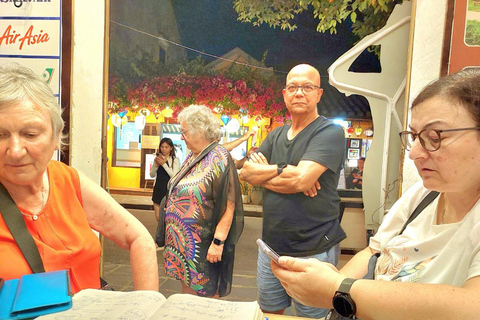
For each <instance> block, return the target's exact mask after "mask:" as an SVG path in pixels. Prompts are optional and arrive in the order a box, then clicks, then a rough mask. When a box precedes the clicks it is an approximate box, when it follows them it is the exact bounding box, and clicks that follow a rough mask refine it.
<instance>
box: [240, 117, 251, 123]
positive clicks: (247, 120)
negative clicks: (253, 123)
mask: <svg viewBox="0 0 480 320" xmlns="http://www.w3.org/2000/svg"><path fill="white" fill-rule="evenodd" d="M249 121H250V116H248V115H245V116H242V123H243V124H245V123H248V122H249Z"/></svg>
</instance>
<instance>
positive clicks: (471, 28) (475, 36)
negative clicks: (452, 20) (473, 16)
mask: <svg viewBox="0 0 480 320" xmlns="http://www.w3.org/2000/svg"><path fill="white" fill-rule="evenodd" d="M465 43H466V44H467V45H469V46H479V45H480V21H476V20H467V29H466V31H465Z"/></svg>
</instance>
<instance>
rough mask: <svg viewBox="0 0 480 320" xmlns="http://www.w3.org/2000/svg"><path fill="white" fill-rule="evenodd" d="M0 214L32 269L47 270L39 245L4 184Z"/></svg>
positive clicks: (0, 189) (0, 200) (0, 199)
mask: <svg viewBox="0 0 480 320" xmlns="http://www.w3.org/2000/svg"><path fill="white" fill-rule="evenodd" d="M0 214H1V215H2V217H3V220H5V223H6V224H7V227H8V229H9V230H10V233H11V234H12V236H13V238H14V239H15V241H16V242H17V245H18V247H19V248H20V250H21V251H22V254H23V256H24V257H25V259H26V260H27V262H28V265H29V266H30V268H31V269H32V271H33V272H34V273H39V272H45V269H44V267H43V262H42V258H41V257H40V253H39V252H38V248H37V245H36V244H35V241H34V240H33V237H32V235H31V234H30V232H28V229H27V226H26V224H25V220H23V217H22V213H21V212H20V209H18V207H17V205H16V204H15V201H13V199H12V197H11V196H10V194H9V193H8V191H7V189H5V187H4V186H3V185H2V184H0Z"/></svg>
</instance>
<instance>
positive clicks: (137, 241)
mask: <svg viewBox="0 0 480 320" xmlns="http://www.w3.org/2000/svg"><path fill="white" fill-rule="evenodd" d="M63 126H64V124H63V120H62V117H61V110H60V108H59V106H58V104H57V98H56V97H55V96H54V95H53V93H52V91H51V90H50V88H49V87H48V85H47V84H46V83H45V82H43V81H42V80H41V79H40V77H38V76H37V75H35V74H34V73H33V72H32V71H31V70H30V69H27V68H24V67H21V66H20V65H18V64H11V65H7V66H5V67H0V184H2V185H3V186H4V187H5V189H6V190H7V191H8V193H9V194H10V196H11V197H12V199H13V200H14V202H15V204H16V205H17V207H18V208H19V210H20V213H21V214H22V215H23V219H24V221H25V224H26V227H27V229H28V231H29V233H30V234H31V235H32V237H33V240H34V242H35V244H36V246H37V248H38V251H39V253H40V257H41V259H42V262H43V265H44V268H45V271H53V270H60V269H66V270H68V272H69V275H70V280H71V288H72V291H73V292H77V291H80V290H82V289H85V288H99V287H100V275H99V261H100V242H99V239H98V237H97V236H96V235H95V234H94V233H93V231H92V229H94V230H96V231H98V232H100V233H101V234H103V235H104V236H106V237H107V238H109V239H111V240H113V241H114V242H115V243H116V244H117V245H119V246H120V247H122V248H125V249H128V250H130V263H131V266H132V272H133V281H134V286H135V289H137V290H138V289H145V290H158V266H157V260H156V251H155V245H154V242H153V239H152V237H151V236H150V234H149V233H148V231H147V230H146V228H145V227H144V226H143V225H142V224H141V223H140V222H139V221H138V220H137V219H135V217H133V216H132V215H130V214H129V213H128V212H127V211H126V210H124V209H123V208H122V207H121V206H120V205H119V204H118V203H116V202H115V200H114V199H112V198H111V197H110V196H109V195H108V193H106V192H105V191H104V190H103V189H102V188H101V187H100V186H98V185H97V184H95V183H94V182H92V181H91V180H89V179H88V178H87V177H86V176H85V175H83V174H81V173H80V172H78V171H76V170H75V169H73V168H71V167H68V166H66V165H65V164H63V163H61V162H57V161H53V160H51V159H52V156H53V153H54V151H55V150H58V149H60V147H61V143H62V142H61V138H62V137H61V136H62V129H63ZM4 214H5V213H4V212H0V256H1V257H2V263H0V275H1V276H2V278H4V279H14V278H19V277H20V276H21V275H23V274H29V273H32V270H31V269H30V266H29V264H28V263H27V261H26V260H25V258H24V256H23V254H22V252H21V250H20V248H19V247H18V245H17V243H16V242H15V240H14V238H13V236H12V234H11V233H10V230H9V229H8V227H7V225H6V223H5V221H4V219H3V216H2V215H4ZM5 261H8V263H5Z"/></svg>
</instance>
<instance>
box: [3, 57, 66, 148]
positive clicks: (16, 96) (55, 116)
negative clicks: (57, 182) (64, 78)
mask: <svg viewBox="0 0 480 320" xmlns="http://www.w3.org/2000/svg"><path fill="white" fill-rule="evenodd" d="M26 100H30V101H31V102H33V103H34V104H35V105H36V106H38V107H40V108H41V109H42V110H44V111H47V112H48V114H49V115H50V119H51V122H52V131H53V137H54V139H56V138H58V139H59V143H60V145H62V138H63V137H62V134H61V133H62V130H63V128H64V126H65V124H64V122H63V119H62V110H61V109H60V106H59V105H58V102H57V98H56V97H55V96H54V94H53V92H52V89H50V87H49V86H48V84H47V83H46V82H45V81H43V80H42V78H41V77H40V76H38V75H37V74H35V73H34V72H33V71H32V70H31V69H29V68H26V67H23V66H21V65H20V64H18V63H8V64H7V65H5V66H0V110H4V109H6V108H9V107H12V106H14V105H16V104H19V103H21V102H23V101H26Z"/></svg>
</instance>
